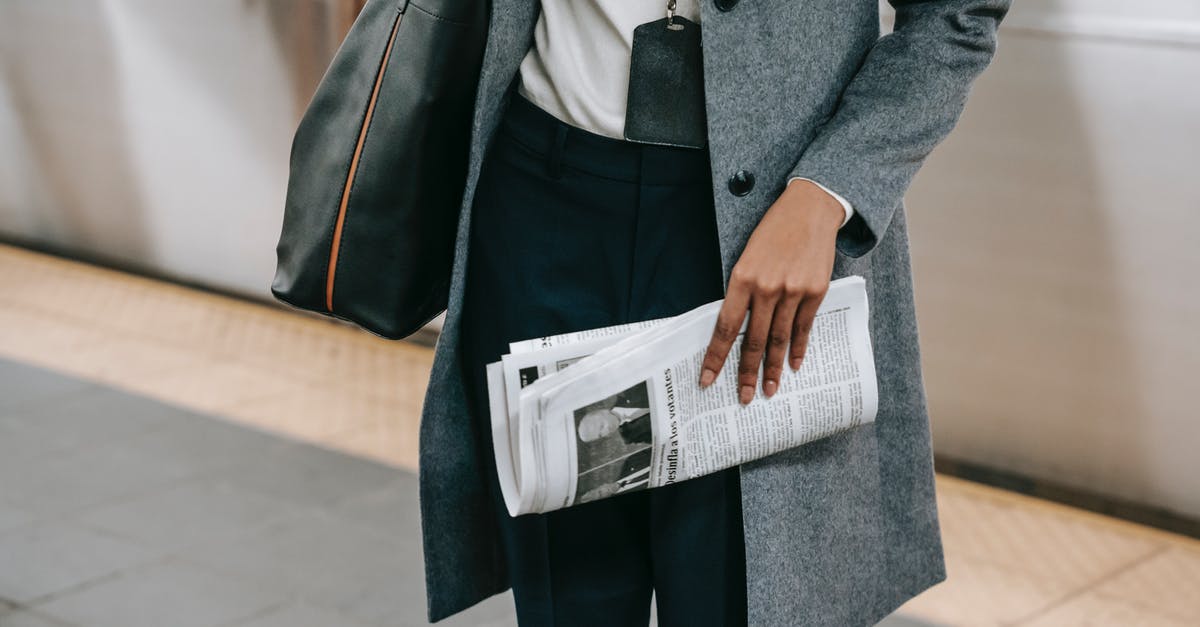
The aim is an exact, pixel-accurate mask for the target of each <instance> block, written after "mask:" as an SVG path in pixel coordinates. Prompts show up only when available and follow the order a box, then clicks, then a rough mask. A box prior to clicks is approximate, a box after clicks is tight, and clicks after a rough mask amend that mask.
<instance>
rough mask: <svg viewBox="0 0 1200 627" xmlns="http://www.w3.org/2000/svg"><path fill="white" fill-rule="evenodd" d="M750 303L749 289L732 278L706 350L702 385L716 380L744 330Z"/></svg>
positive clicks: (706, 385)
mask: <svg viewBox="0 0 1200 627" xmlns="http://www.w3.org/2000/svg"><path fill="white" fill-rule="evenodd" d="M749 305H750V293H749V290H747V289H746V287H745V285H743V284H742V283H741V282H740V281H734V280H730V282H729V290H728V291H727V293H726V295H725V302H724V303H723V304H722V305H721V311H720V312H719V313H718V314H717V323H716V324H715V325H714V326H713V334H712V338H711V339H710V340H709V342H708V350H706V351H705V352H704V361H703V362H702V363H701V366H700V387H702V388H704V387H708V386H709V385H711V384H712V382H713V381H716V379H717V374H718V373H719V372H721V367H722V366H723V365H725V359H726V358H727V357H729V350H730V349H731V348H732V347H733V342H734V340H736V339H737V336H738V332H739V331H741V330H742V322H744V321H745V320H746V310H747V308H748V307H749Z"/></svg>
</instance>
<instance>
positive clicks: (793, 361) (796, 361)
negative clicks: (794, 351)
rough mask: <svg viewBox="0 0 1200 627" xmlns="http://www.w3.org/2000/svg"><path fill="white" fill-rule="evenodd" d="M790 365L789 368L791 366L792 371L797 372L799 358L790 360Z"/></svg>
mask: <svg viewBox="0 0 1200 627" xmlns="http://www.w3.org/2000/svg"><path fill="white" fill-rule="evenodd" d="M790 364H791V366H792V370H799V369H800V358H799V357H793V358H792V361H791V362H790Z"/></svg>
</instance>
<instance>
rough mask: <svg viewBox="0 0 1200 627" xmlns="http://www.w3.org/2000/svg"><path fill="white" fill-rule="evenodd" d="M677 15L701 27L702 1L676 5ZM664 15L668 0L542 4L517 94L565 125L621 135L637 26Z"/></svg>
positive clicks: (557, 0)
mask: <svg viewBox="0 0 1200 627" xmlns="http://www.w3.org/2000/svg"><path fill="white" fill-rule="evenodd" d="M675 15H679V16H682V17H685V18H687V19H689V20H691V21H693V22H696V23H699V22H700V5H699V0H677V1H676V3H675ZM666 16H667V3H666V0H551V1H550V2H542V12H541V15H540V16H539V17H538V20H537V25H536V26H535V27H534V33H533V37H534V44H533V45H532V46H530V48H529V52H527V53H526V54H525V58H524V59H522V60H521V69H520V72H521V79H520V81H521V82H520V83H519V84H518V85H517V91H518V92H519V93H520V94H521V95H522V96H524V97H526V98H528V99H529V100H530V101H532V102H533V103H534V104H536V105H538V106H539V107H541V108H542V109H545V110H546V111H547V112H549V113H550V114H552V115H553V116H554V117H556V118H558V119H560V120H562V121H564V122H567V123H568V124H571V125H574V126H577V127H580V128H584V129H587V130H589V131H592V132H593V133H597V134H600V135H606V136H608V137H615V138H617V139H622V138H624V134H623V131H624V128H625V99H626V97H627V95H628V89H629V55H630V52H631V51H632V49H633V29H634V28H637V27H638V26H639V25H641V24H645V23H646V22H653V21H654V20H658V19H662V18H664V17H666Z"/></svg>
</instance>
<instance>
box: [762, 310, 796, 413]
mask: <svg viewBox="0 0 1200 627" xmlns="http://www.w3.org/2000/svg"><path fill="white" fill-rule="evenodd" d="M800 302H801V300H800V294H799V293H795V294H785V295H784V297H783V298H780V299H779V304H778V305H776V306H775V315H774V317H773V318H772V319H771V331H770V333H769V335H768V336H767V358H766V361H765V363H764V364H763V382H762V390H763V394H765V395H766V396H767V398H771V397H772V396H774V395H775V392H776V391H778V390H779V382H780V380H781V379H782V377H783V362H784V358H785V357H787V354H788V346H789V345H790V344H791V341H792V328H793V327H794V326H795V322H796V315H797V311H798V310H799V308H800Z"/></svg>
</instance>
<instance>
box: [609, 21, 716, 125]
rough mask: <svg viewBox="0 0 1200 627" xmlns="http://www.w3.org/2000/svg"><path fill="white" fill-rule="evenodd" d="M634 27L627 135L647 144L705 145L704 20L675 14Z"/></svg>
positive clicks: (626, 111)
mask: <svg viewBox="0 0 1200 627" xmlns="http://www.w3.org/2000/svg"><path fill="white" fill-rule="evenodd" d="M671 23H672V27H670V28H668V26H667V18H665V17H664V18H663V19H661V20H656V21H654V22H647V23H645V24H642V25H640V26H638V27H637V28H635V29H634V30H633V50H632V56H631V57H630V64H629V66H630V67H629V97H628V100H627V106H626V108H625V130H624V135H625V139H627V140H629V141H634V142H640V143H645V144H660V145H664V146H683V147H687V148H703V147H704V146H705V145H706V144H707V142H708V125H707V123H706V120H705V116H704V65H703V55H702V52H701V48H700V45H701V44H700V25H699V24H696V23H695V22H692V21H691V20H688V19H685V18H682V17H679V16H678V15H676V16H675V17H673V18H671Z"/></svg>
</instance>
